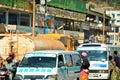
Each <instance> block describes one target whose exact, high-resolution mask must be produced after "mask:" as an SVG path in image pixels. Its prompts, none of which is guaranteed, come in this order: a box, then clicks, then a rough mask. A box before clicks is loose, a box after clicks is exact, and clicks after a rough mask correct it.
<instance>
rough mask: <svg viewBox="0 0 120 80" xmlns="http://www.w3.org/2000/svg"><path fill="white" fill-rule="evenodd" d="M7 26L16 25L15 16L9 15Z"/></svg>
mask: <svg viewBox="0 0 120 80" xmlns="http://www.w3.org/2000/svg"><path fill="white" fill-rule="evenodd" d="M9 24H12V25H17V14H14V13H9Z"/></svg>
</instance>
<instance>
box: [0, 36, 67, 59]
mask: <svg viewBox="0 0 120 80" xmlns="http://www.w3.org/2000/svg"><path fill="white" fill-rule="evenodd" d="M37 50H65V46H64V44H63V43H62V42H61V41H59V40H56V39H48V38H43V37H39V36H36V37H34V39H33V38H32V36H31V35H23V34H12V35H11V34H5V35H4V36H1V38H0V56H2V57H3V58H4V59H6V57H7V56H8V53H9V52H10V51H12V52H14V53H15V55H16V58H17V59H18V60H21V59H22V57H23V56H24V54H25V53H26V52H28V51H29V52H30V51H37Z"/></svg>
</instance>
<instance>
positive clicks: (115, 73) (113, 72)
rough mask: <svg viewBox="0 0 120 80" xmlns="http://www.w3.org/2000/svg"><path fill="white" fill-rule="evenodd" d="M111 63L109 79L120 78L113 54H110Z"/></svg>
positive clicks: (116, 79) (117, 79)
mask: <svg viewBox="0 0 120 80" xmlns="http://www.w3.org/2000/svg"><path fill="white" fill-rule="evenodd" d="M109 63H110V76H109V80H119V72H118V71H119V68H118V67H117V66H116V63H115V61H114V60H113V58H112V56H109Z"/></svg>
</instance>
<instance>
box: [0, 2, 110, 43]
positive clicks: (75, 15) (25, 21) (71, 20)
mask: <svg viewBox="0 0 120 80" xmlns="http://www.w3.org/2000/svg"><path fill="white" fill-rule="evenodd" d="M40 1H42V0H40ZM40 1H39V0H37V2H36V10H35V11H36V12H35V13H36V14H35V16H36V17H35V34H39V33H45V34H46V33H65V34H70V35H73V36H77V37H78V38H77V39H82V40H86V41H87V42H88V41H89V37H90V36H91V35H92V34H95V35H94V36H96V35H97V34H102V32H103V31H102V30H103V29H102V26H101V23H103V19H104V18H103V13H98V12H96V11H91V12H90V11H89V12H88V11H87V8H86V3H84V2H81V1H78V0H69V2H68V1H67V0H64V1H62V0H59V1H57V0H51V1H50V2H47V3H46V4H41V2H40ZM0 5H1V7H0V11H1V13H0V23H3V24H4V26H5V28H6V29H5V30H6V31H9V30H8V29H9V28H8V29H7V26H9V25H16V27H17V28H16V30H12V31H13V32H21V33H31V32H32V25H33V23H32V18H33V12H32V7H33V6H31V2H22V1H21V0H14V1H13V0H9V1H8V0H0ZM88 17H89V21H88V20H87V18H88ZM105 19H106V20H105V21H106V22H105V23H107V22H108V21H109V20H108V19H107V17H105ZM95 20H98V21H97V22H95ZM99 20H101V23H99ZM98 26H99V27H98ZM106 26H108V24H106ZM46 29H48V30H46ZM106 31H107V29H105V33H106ZM83 33H84V34H83ZM80 35H82V36H83V35H84V37H82V38H81V37H80Z"/></svg>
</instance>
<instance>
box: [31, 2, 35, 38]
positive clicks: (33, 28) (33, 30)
mask: <svg viewBox="0 0 120 80" xmlns="http://www.w3.org/2000/svg"><path fill="white" fill-rule="evenodd" d="M32 22H33V27H32V37H33V39H34V37H35V0H33V19H32Z"/></svg>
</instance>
